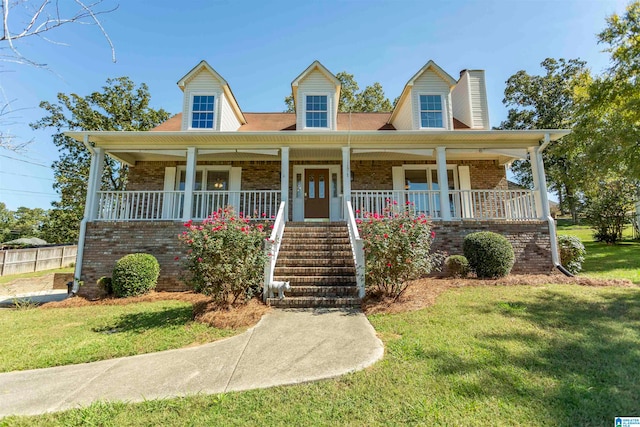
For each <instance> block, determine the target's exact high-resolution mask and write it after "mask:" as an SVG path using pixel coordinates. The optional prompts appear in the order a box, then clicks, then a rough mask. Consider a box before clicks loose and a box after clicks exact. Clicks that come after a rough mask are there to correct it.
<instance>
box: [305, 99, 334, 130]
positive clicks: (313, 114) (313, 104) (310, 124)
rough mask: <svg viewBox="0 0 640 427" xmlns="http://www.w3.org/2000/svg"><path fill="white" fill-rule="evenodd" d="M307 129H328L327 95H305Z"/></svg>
mask: <svg viewBox="0 0 640 427" xmlns="http://www.w3.org/2000/svg"><path fill="white" fill-rule="evenodd" d="M306 101H307V103H306V104H307V105H306V106H307V109H306V125H305V127H307V128H328V127H329V121H328V118H327V117H328V109H327V95H307V99H306Z"/></svg>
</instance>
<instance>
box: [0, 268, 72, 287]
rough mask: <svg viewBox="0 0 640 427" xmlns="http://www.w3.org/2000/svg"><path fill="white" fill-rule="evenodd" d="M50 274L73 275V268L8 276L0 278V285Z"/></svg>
mask: <svg viewBox="0 0 640 427" xmlns="http://www.w3.org/2000/svg"><path fill="white" fill-rule="evenodd" d="M51 273H73V267H66V268H57V269H55V270H44V271H36V272H35V273H22V274H12V275H10V276H2V277H0V285H4V284H6V283H9V282H13V281H14V280H16V279H30V278H34V277H42V276H46V275H47V274H51Z"/></svg>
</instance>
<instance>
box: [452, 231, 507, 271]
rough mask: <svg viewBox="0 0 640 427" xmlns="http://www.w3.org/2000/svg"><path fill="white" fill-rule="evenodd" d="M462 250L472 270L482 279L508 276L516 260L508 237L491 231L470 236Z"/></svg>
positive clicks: (466, 238)
mask: <svg viewBox="0 0 640 427" xmlns="http://www.w3.org/2000/svg"><path fill="white" fill-rule="evenodd" d="M462 249H463V252H464V255H465V256H466V257H467V259H468V260H469V266H470V267H471V270H473V271H475V273H476V275H477V276H478V277H479V278H482V279H487V278H497V277H504V276H506V275H507V274H509V272H510V271H511V268H512V267H513V264H514V262H515V258H516V257H515V254H514V253H513V246H511V243H509V241H508V240H507V239H506V237H504V236H502V235H500V234H497V233H492V232H491V231H480V232H477V233H471V234H468V235H467V236H465V238H464V242H463V244H462Z"/></svg>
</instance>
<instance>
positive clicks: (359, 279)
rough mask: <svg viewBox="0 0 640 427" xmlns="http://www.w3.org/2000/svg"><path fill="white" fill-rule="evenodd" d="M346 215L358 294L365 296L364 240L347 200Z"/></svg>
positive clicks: (361, 296)
mask: <svg viewBox="0 0 640 427" xmlns="http://www.w3.org/2000/svg"><path fill="white" fill-rule="evenodd" d="M344 211H345V216H346V218H345V219H346V220H347V228H348V229H349V242H350V243H351V252H352V253H353V262H354V263H355V266H356V285H357V286H358V296H359V297H360V298H364V294H365V276H364V273H365V271H364V270H365V259H364V242H363V241H362V239H361V238H360V233H359V231H358V224H357V223H356V217H355V214H354V211H353V207H352V205H351V202H350V201H348V200H347V201H346V202H345V209H344Z"/></svg>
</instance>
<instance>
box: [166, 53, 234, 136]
mask: <svg viewBox="0 0 640 427" xmlns="http://www.w3.org/2000/svg"><path fill="white" fill-rule="evenodd" d="M178 87H180V89H181V90H182V92H183V93H184V95H183V102H182V126H181V129H182V130H189V131H191V130H193V131H235V130H238V128H239V127H240V126H241V125H243V124H245V123H246V122H247V121H246V120H245V118H244V115H243V114H242V111H241V110H240V107H239V106H238V102H237V101H236V99H235V97H234V96H233V93H232V92H231V88H230V87H229V84H228V83H227V81H226V80H225V79H224V78H222V76H221V75H220V74H218V73H217V72H216V70H214V69H213V68H212V67H211V66H210V65H209V64H208V63H207V62H206V61H200V63H199V64H198V65H196V66H195V67H194V68H193V69H192V70H191V71H189V72H188V73H187V74H186V75H185V76H184V77H183V78H181V79H180V80H179V81H178Z"/></svg>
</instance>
